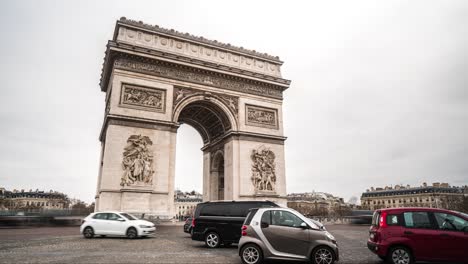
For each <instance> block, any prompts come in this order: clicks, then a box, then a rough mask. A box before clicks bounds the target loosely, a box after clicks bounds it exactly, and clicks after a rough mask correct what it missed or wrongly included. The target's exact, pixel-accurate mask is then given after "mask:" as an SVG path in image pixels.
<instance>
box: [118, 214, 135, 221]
mask: <svg viewBox="0 0 468 264" xmlns="http://www.w3.org/2000/svg"><path fill="white" fill-rule="evenodd" d="M121 215H122V216H123V217H125V218H127V219H128V220H138V218H136V217H134V216H133V215H130V214H127V213H121Z"/></svg>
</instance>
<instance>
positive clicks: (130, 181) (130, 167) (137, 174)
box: [120, 135, 154, 187]
mask: <svg viewBox="0 0 468 264" xmlns="http://www.w3.org/2000/svg"><path fill="white" fill-rule="evenodd" d="M127 143H128V144H127V146H126V147H125V148H124V152H123V160H122V165H123V169H124V174H123V175H122V178H121V182H120V185H121V186H123V187H125V186H133V185H137V186H151V185H152V184H153V174H154V170H153V154H152V153H151V150H150V148H151V146H152V145H153V142H152V141H151V139H150V138H149V137H147V136H142V135H132V136H130V137H129V138H128V140H127Z"/></svg>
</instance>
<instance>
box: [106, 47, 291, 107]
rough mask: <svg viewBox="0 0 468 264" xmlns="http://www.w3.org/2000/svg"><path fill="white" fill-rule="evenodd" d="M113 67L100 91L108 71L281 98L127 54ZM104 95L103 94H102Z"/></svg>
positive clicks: (277, 89)
mask: <svg viewBox="0 0 468 264" xmlns="http://www.w3.org/2000/svg"><path fill="white" fill-rule="evenodd" d="M113 57H114V58H113V60H111V61H109V62H108V63H111V62H112V63H113V65H112V66H108V68H109V69H107V73H106V75H107V76H106V81H105V84H104V85H103V87H102V88H104V89H105V88H106V86H107V82H108V78H109V77H110V76H109V75H110V72H111V68H112V67H113V68H114V69H121V70H127V71H133V72H138V73H143V74H149V75H155V76H159V77H163V78H169V79H175V80H180V81H185V82H192V83H197V84H202V85H206V86H211V87H215V88H219V89H226V90H231V91H236V92H242V93H249V94H254V95H259V96H265V97H270V98H274V99H282V98H283V94H282V92H283V90H284V89H285V87H282V86H278V85H273V84H269V83H265V82H260V81H255V80H250V79H246V78H240V77H236V76H231V75H227V74H221V73H216V72H211V71H205V70H202V69H198V68H191V67H188V66H183V65H179V64H174V63H169V62H165V61H159V60H155V59H149V58H144V57H138V56H134V55H129V54H122V53H119V54H116V55H115V56H113ZM104 91H105V90H104Z"/></svg>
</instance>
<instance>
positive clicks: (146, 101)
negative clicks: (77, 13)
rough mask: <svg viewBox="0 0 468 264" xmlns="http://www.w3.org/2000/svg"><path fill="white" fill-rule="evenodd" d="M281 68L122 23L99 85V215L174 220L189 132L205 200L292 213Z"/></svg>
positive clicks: (235, 50)
mask: <svg viewBox="0 0 468 264" xmlns="http://www.w3.org/2000/svg"><path fill="white" fill-rule="evenodd" d="M282 63H283V62H282V61H280V60H279V58H278V57H274V56H270V55H267V54H264V53H259V52H256V51H252V50H247V49H244V48H242V47H235V46H232V45H230V44H223V43H220V42H218V41H211V40H207V39H205V38H203V37H196V36H193V35H190V34H187V33H180V32H178V31H174V30H168V29H164V28H161V27H158V26H152V25H147V24H144V23H143V22H137V21H133V20H128V19H126V18H121V19H120V20H118V21H117V23H116V27H115V31H114V36H113V38H112V40H110V41H109V42H108V44H107V50H106V55H105V58H104V65H103V69H102V74H101V82H100V87H101V91H102V92H104V93H105V95H106V96H105V113H104V122H103V126H102V129H101V133H100V141H101V146H102V149H101V163H100V168H99V176H98V183H97V193H96V210H98V211H99V210H122V211H128V212H133V213H145V214H149V215H157V216H159V217H161V218H164V217H172V216H173V215H174V213H175V212H174V210H175V209H174V199H173V197H174V179H175V150H176V133H177V129H178V127H179V126H180V125H181V124H188V125H190V126H192V127H194V128H195V129H196V130H197V131H198V132H199V133H200V135H201V137H202V139H203V144H204V146H203V148H202V153H203V176H202V177H203V199H204V200H205V201H212V200H271V201H275V202H278V203H280V204H284V205H285V204H286V178H285V164H284V142H285V140H286V138H285V137H284V135H283V114H282V102H283V92H284V91H285V90H286V89H287V88H288V87H289V85H290V81H289V80H286V79H283V78H282V76H281V71H280V67H281V65H282ZM178 162H184V161H183V160H179V161H178ZM187 176H188V177H192V176H193V177H199V176H198V175H187Z"/></svg>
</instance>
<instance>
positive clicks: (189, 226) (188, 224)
mask: <svg viewBox="0 0 468 264" xmlns="http://www.w3.org/2000/svg"><path fill="white" fill-rule="evenodd" d="M184 232H185V233H191V232H192V217H188V218H187V219H185V223H184Z"/></svg>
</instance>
